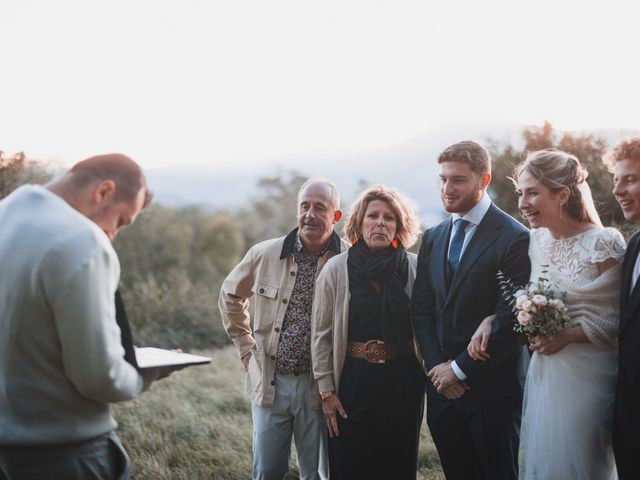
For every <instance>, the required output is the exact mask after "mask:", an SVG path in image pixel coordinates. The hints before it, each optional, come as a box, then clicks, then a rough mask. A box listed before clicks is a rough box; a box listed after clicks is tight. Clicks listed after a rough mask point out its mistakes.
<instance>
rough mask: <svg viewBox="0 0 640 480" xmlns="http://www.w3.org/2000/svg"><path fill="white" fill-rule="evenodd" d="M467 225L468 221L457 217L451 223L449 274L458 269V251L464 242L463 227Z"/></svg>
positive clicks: (460, 250) (459, 251)
mask: <svg viewBox="0 0 640 480" xmlns="http://www.w3.org/2000/svg"><path fill="white" fill-rule="evenodd" d="M467 225H469V221H467V220H463V219H462V218H459V219H458V220H456V221H455V222H454V224H453V237H452V238H451V246H450V247H449V266H450V267H451V276H453V274H454V273H455V272H456V270H457V269H458V264H459V263H460V253H461V252H462V245H463V244H464V235H465V229H466V228H467Z"/></svg>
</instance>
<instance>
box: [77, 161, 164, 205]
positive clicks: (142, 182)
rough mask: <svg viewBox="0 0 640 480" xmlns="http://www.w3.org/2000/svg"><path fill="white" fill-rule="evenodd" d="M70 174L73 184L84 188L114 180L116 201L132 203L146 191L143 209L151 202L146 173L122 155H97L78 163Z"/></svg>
mask: <svg viewBox="0 0 640 480" xmlns="http://www.w3.org/2000/svg"><path fill="white" fill-rule="evenodd" d="M68 174H69V175H70V180H71V182H72V183H73V184H74V185H75V186H77V187H79V188H83V187H86V186H87V185H90V184H92V183H95V182H100V181H103V180H113V182H114V183H115V184H116V193H115V201H117V202H132V201H135V199H136V198H138V195H139V193H140V190H141V189H144V191H145V194H144V198H145V200H144V205H143V208H144V207H146V206H147V205H149V203H150V202H151V197H152V194H151V192H149V190H148V189H147V181H146V179H145V176H144V173H143V172H142V169H141V168H140V165H138V164H137V163H136V162H134V161H133V160H132V159H131V158H129V157H127V156H126V155H122V154H121V153H109V154H106V155H96V156H94V157H89V158H87V159H86V160H82V161H81V162H78V163H76V164H75V165H74V166H73V167H72V168H71V170H69V172H68Z"/></svg>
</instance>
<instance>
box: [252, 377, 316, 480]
mask: <svg viewBox="0 0 640 480" xmlns="http://www.w3.org/2000/svg"><path fill="white" fill-rule="evenodd" d="M275 382H276V385H275V387H276V389H275V397H274V399H273V405H272V406H271V407H261V406H259V405H256V404H255V403H254V404H253V405H252V409H251V413H252V417H253V478H254V480H282V478H284V476H285V475H286V473H287V472H288V471H289V457H290V455H291V437H292V436H293V438H294V441H295V443H296V452H297V453H298V468H299V469H300V480H326V479H328V478H329V460H328V456H327V427H326V426H325V424H324V417H323V415H322V411H320V410H311V409H310V408H309V382H310V377H309V374H302V375H297V376H296V375H276V378H275Z"/></svg>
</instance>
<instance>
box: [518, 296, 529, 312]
mask: <svg viewBox="0 0 640 480" xmlns="http://www.w3.org/2000/svg"><path fill="white" fill-rule="evenodd" d="M526 301H527V294H526V293H524V294H522V295H520V296H518V297H516V308H518V309H520V310H522V304H523V303H524V302H526Z"/></svg>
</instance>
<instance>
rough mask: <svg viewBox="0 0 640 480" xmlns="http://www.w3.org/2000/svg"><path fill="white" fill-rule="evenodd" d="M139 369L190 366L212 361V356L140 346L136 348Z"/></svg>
mask: <svg viewBox="0 0 640 480" xmlns="http://www.w3.org/2000/svg"><path fill="white" fill-rule="evenodd" d="M135 351H136V361H137V363H138V369H140V370H151V369H153V368H163V367H189V366H191V365H205V364H207V363H211V358H209V357H203V356H201V355H192V354H190V353H182V352H176V351H174V350H165V349H163V348H155V347H139V348H136V349H135Z"/></svg>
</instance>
